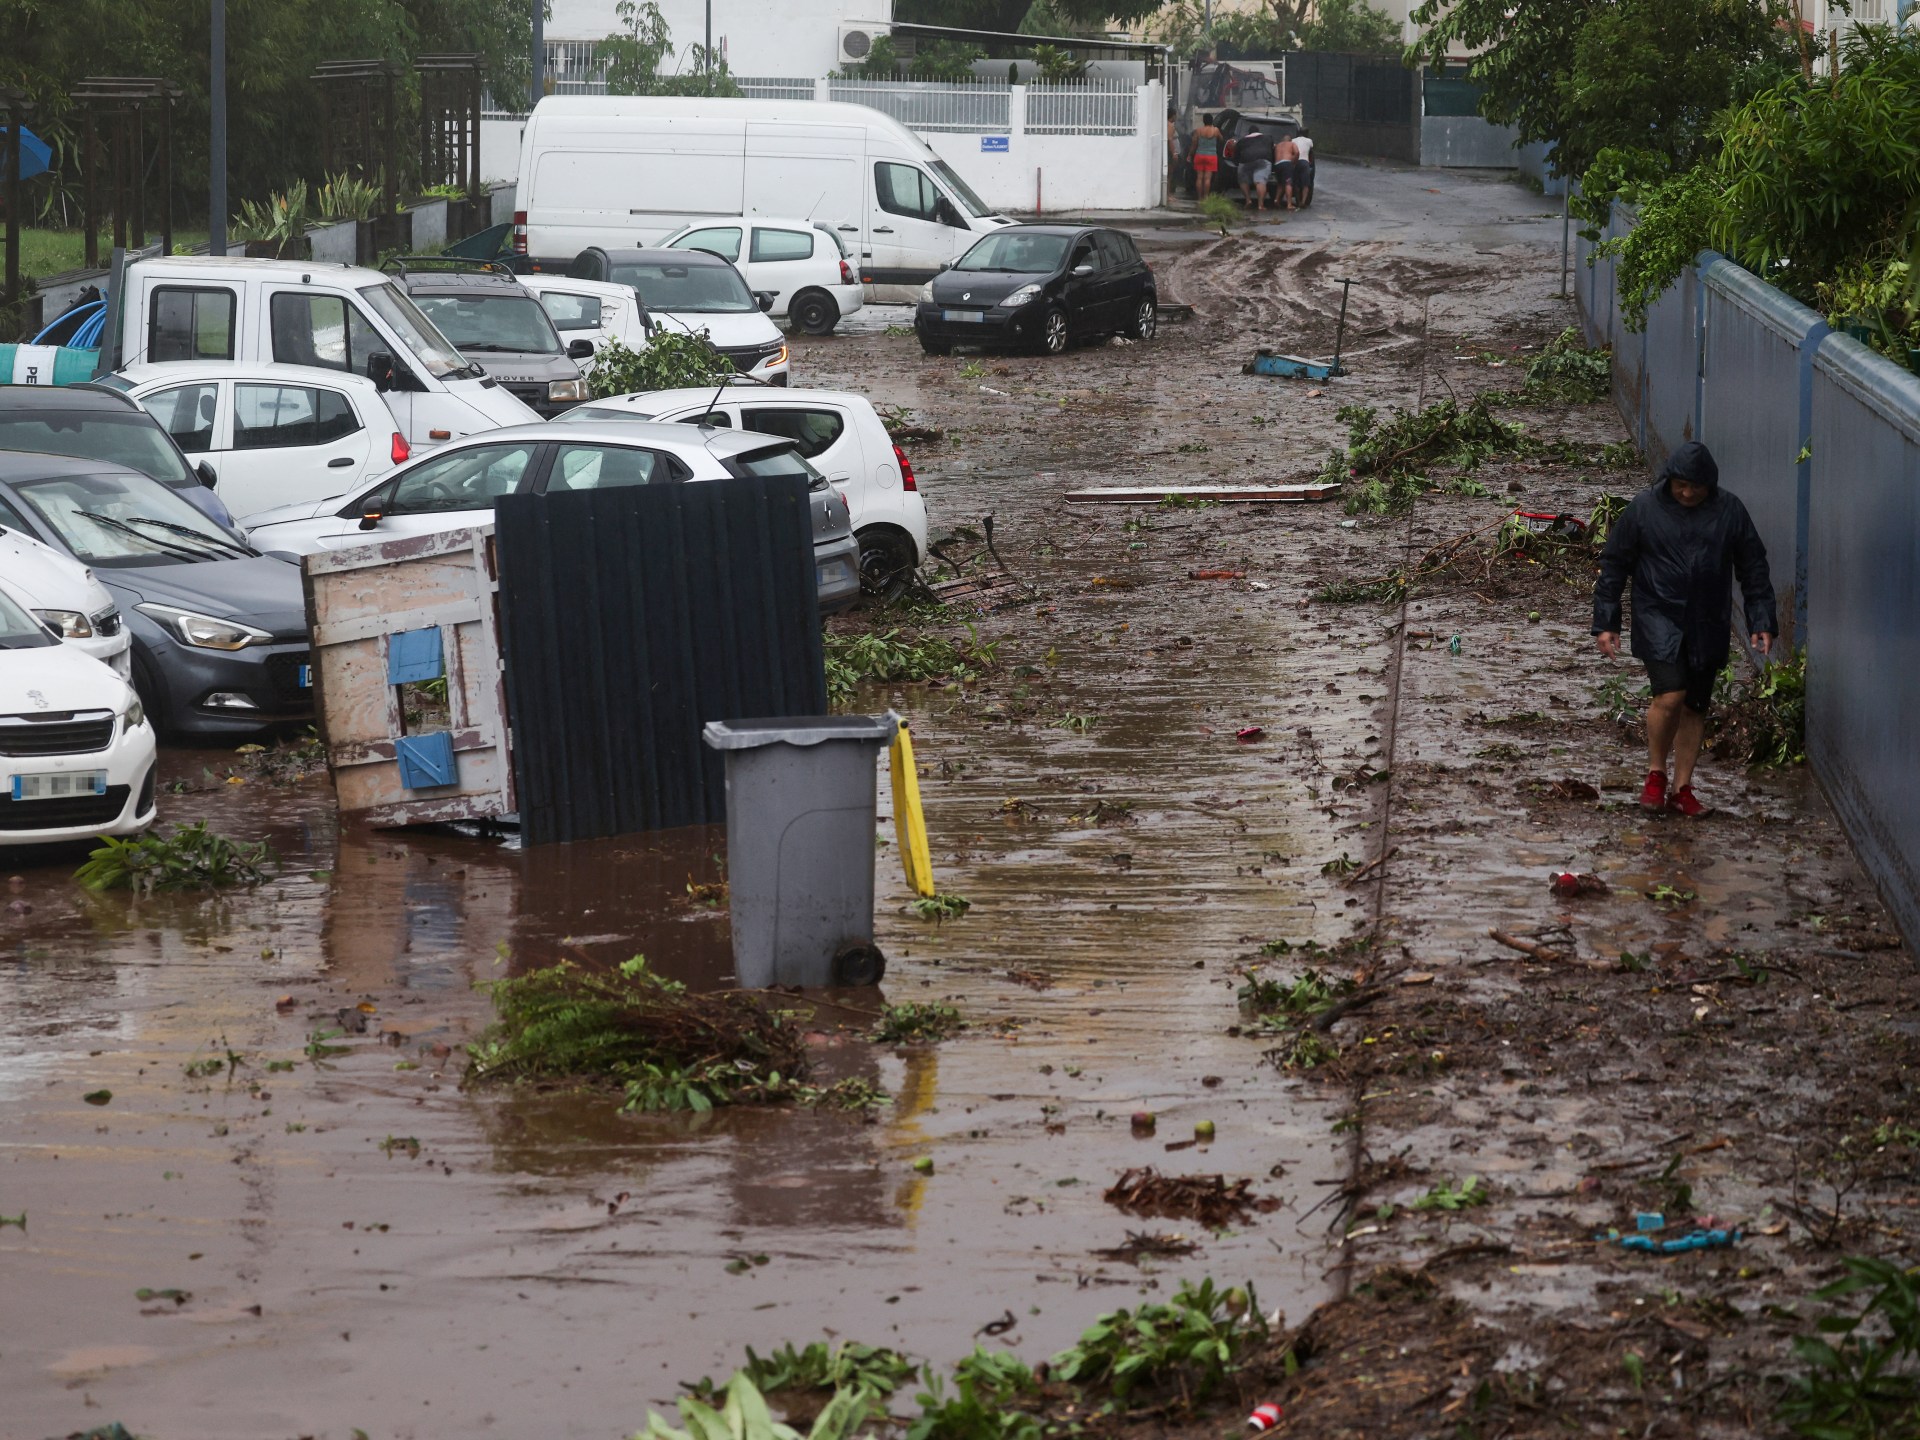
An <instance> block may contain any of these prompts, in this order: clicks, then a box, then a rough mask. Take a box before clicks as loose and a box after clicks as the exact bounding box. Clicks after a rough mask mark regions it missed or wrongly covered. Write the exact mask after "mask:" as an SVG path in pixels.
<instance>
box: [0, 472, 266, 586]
mask: <svg viewBox="0 0 1920 1440" xmlns="http://www.w3.org/2000/svg"><path fill="white" fill-rule="evenodd" d="M13 489H14V493H15V494H16V495H18V496H19V497H20V499H21V500H23V501H25V502H26V505H27V507H28V508H29V509H30V510H32V511H33V513H34V514H35V515H36V516H38V517H39V519H40V520H41V522H42V523H44V524H45V525H46V527H47V528H48V529H49V530H51V531H53V533H54V534H55V535H57V536H59V537H60V540H61V542H62V543H63V544H65V545H66V547H67V549H68V550H70V551H71V552H73V557H74V558H75V559H76V560H78V561H80V563H81V564H83V565H94V566H99V567H101V568H103V569H112V568H116V567H117V568H125V567H127V566H130V565H186V564H191V563H192V562H194V561H196V560H232V559H234V558H236V557H238V556H242V555H251V554H253V553H254V552H253V551H251V550H249V549H247V548H245V547H244V546H242V545H240V544H239V543H238V542H237V541H235V540H234V538H233V537H232V536H231V535H229V534H227V533H226V531H224V530H222V529H221V528H220V527H219V526H218V525H216V524H214V522H213V521H211V520H209V519H208V518H207V517H206V516H205V515H204V514H202V513H201V512H200V511H199V510H196V509H195V508H194V507H193V506H192V505H190V504H189V503H188V502H187V501H185V500H183V499H181V498H180V497H179V496H178V495H176V494H175V493H174V492H173V491H171V490H169V489H168V488H167V487H166V486H164V485H160V484H156V483H155V482H154V481H152V480H149V479H147V478H146V476H144V475H124V474H122V475H56V476H53V477H51V478H50V479H46V480H21V481H16V482H15V483H14V486H13Z"/></svg>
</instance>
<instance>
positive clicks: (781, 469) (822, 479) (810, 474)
mask: <svg viewBox="0 0 1920 1440" xmlns="http://www.w3.org/2000/svg"><path fill="white" fill-rule="evenodd" d="M733 465H734V468H735V469H736V470H737V471H738V472H739V473H740V474H742V475H801V476H804V477H805V478H806V482H807V488H808V489H809V490H822V489H825V488H826V484H827V477H826V476H824V475H822V474H821V473H820V472H819V471H818V470H816V469H814V468H813V466H811V465H809V464H808V463H807V461H806V457H805V456H803V455H802V454H801V453H800V452H799V451H798V450H796V449H794V448H793V446H791V445H782V446H779V447H778V448H777V449H773V450H755V451H752V452H751V453H749V454H746V455H736V456H734V457H733Z"/></svg>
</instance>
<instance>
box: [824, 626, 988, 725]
mask: <svg viewBox="0 0 1920 1440" xmlns="http://www.w3.org/2000/svg"><path fill="white" fill-rule="evenodd" d="M967 636H968V638H967V639H965V640H948V639H946V638H944V637H943V636H939V635H919V636H914V637H911V638H903V637H902V635H901V632H900V631H899V630H897V629H896V630H888V631H885V632H884V633H880V632H873V631H865V632H862V633H861V634H858V635H831V634H830V635H828V636H826V637H825V642H824V643H825V649H826V664H827V699H828V700H829V701H830V702H831V703H832V704H835V705H841V704H844V703H846V702H847V701H848V700H851V699H852V698H853V693H854V690H855V689H856V688H857V687H858V686H860V685H867V684H877V685H897V684H902V683H905V682H909V681H925V680H951V681H955V682H957V683H960V684H965V683H967V682H968V681H970V680H977V679H978V678H979V677H980V676H981V675H983V674H985V673H986V672H988V671H990V670H994V669H997V668H998V667H999V664H1000V656H999V646H1000V642H999V641H991V642H982V641H981V639H980V637H979V636H978V635H977V634H976V633H975V632H974V630H973V628H972V627H971V626H969V627H968V628H967Z"/></svg>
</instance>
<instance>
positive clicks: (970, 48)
mask: <svg viewBox="0 0 1920 1440" xmlns="http://www.w3.org/2000/svg"><path fill="white" fill-rule="evenodd" d="M986 58H987V52H986V51H984V50H982V49H981V48H980V47H979V46H978V45H971V44H968V43H967V42H966V41H963V40H933V41H923V42H921V44H920V45H918V46H917V47H916V48H915V50H914V52H913V60H912V61H911V62H910V63H909V64H908V66H907V74H908V75H909V76H911V77H912V78H913V79H915V80H968V79H971V78H972V76H973V62H974V61H976V60H984V59H986Z"/></svg>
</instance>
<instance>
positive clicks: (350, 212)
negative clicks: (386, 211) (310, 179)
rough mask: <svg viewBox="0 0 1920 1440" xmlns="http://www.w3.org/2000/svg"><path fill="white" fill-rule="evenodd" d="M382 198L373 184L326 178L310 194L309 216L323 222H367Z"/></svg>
mask: <svg viewBox="0 0 1920 1440" xmlns="http://www.w3.org/2000/svg"><path fill="white" fill-rule="evenodd" d="M385 198H386V197H385V195H384V194H383V193H382V191H381V188H380V186H379V184H378V183H376V182H375V181H372V180H361V179H358V178H356V177H355V176H352V175H329V176H328V177H327V178H326V182H325V183H324V184H322V185H321V187H320V188H319V189H318V190H316V191H314V192H313V212H314V214H315V215H317V216H319V217H321V218H322V219H326V220H371V219H372V218H373V217H374V216H375V215H378V214H379V213H380V206H381V203H382V201H383V200H384V199H385Z"/></svg>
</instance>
